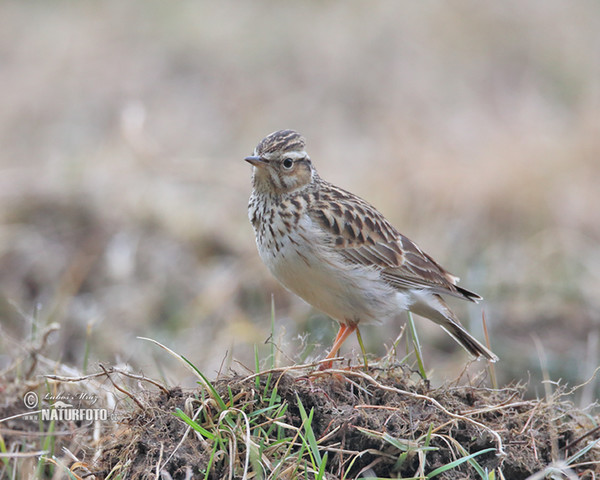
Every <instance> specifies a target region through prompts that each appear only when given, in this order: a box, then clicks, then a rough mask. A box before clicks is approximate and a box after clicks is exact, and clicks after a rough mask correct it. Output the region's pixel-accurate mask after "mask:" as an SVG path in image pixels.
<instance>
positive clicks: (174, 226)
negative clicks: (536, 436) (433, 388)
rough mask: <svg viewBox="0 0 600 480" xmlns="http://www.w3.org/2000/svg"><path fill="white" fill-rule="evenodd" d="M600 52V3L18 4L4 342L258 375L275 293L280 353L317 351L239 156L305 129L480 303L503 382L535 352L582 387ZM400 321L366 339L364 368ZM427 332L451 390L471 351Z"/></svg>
mask: <svg viewBox="0 0 600 480" xmlns="http://www.w3.org/2000/svg"><path fill="white" fill-rule="evenodd" d="M599 49H600V5H599V4H598V3H596V2H576V3H574V2H568V1H566V0H563V1H558V0H551V1H548V2H537V3H535V2H518V1H516V0H513V1H508V2H502V3H493V2H486V3H480V2H475V1H460V2H452V3H440V2H418V3H406V2H396V1H393V0H383V1H379V2H358V1H354V0H353V1H347V2H317V1H309V2H298V3H289V2H274V1H266V0H264V1H256V2H247V3H240V2H233V1H222V2H206V1H200V2H198V1H191V0H188V1H181V2H177V3H175V4H171V3H165V2H158V1H154V0H151V1H149V0H145V1H143V2H142V1H131V2H120V1H117V0H107V1H103V2H92V1H80V2H76V3H73V2H67V1H64V0H61V1H54V2H44V1H29V2H2V3H1V4H0V59H1V62H0V63H1V74H0V91H1V92H2V96H1V98H0V144H1V145H2V148H1V150H0V319H1V322H2V334H3V336H4V338H5V339H19V338H24V337H26V336H28V333H29V332H30V330H31V329H32V324H33V319H36V321H37V322H39V323H41V324H47V323H50V322H53V321H56V322H58V323H59V324H60V325H61V329H60V330H59V331H58V332H56V333H55V334H53V336H52V339H51V340H52V342H53V348H54V352H55V354H56V356H57V357H58V358H60V359H61V360H62V361H65V362H68V363H73V364H74V365H77V366H79V367H81V366H82V364H83V358H84V351H85V349H86V345H89V346H90V360H89V361H90V362H91V363H90V364H94V363H95V362H98V361H102V362H114V363H116V364H119V363H133V364H135V365H137V366H139V367H141V368H145V369H152V370H154V369H155V365H154V362H155V361H156V360H155V359H154V358H153V357H152V355H154V354H155V353H156V352H155V351H153V350H152V349H149V348H148V346H147V345H146V344H144V343H143V342H140V341H137V340H136V339H135V337H136V336H139V335H143V336H146V337H152V338H156V339H157V340H160V341H162V342H163V343H165V344H167V345H169V346H170V347H172V348H173V349H174V350H176V351H177V352H180V353H181V354H182V355H185V356H186V357H188V358H190V359H191V360H192V361H193V362H194V363H195V364H196V365H198V366H200V367H201V368H202V369H203V371H205V372H207V373H209V372H216V371H217V370H219V369H220V368H222V367H221V366H222V364H224V365H225V366H227V365H228V364H229V363H230V362H231V361H232V359H233V360H239V361H240V362H242V363H244V364H246V365H251V364H252V358H253V348H254V347H253V345H254V344H262V343H263V342H264V341H265V340H266V339H267V338H268V337H269V332H270V320H269V319H270V301H271V295H273V296H274V300H275V305H276V317H277V325H276V331H277V334H278V335H280V336H281V337H282V342H283V345H284V351H283V352H282V358H281V361H282V362H283V363H286V362H287V363H291V362H294V361H296V360H299V359H303V360H304V359H305V358H304V357H305V354H304V353H303V348H304V347H305V346H306V345H308V346H309V349H310V351H311V353H310V355H311V356H312V357H318V356H321V355H323V354H324V352H325V351H326V348H327V347H328V346H329V344H330V342H331V341H332V339H333V336H334V333H335V325H334V323H333V322H332V321H331V320H329V319H327V318H326V317H324V316H323V315H321V314H320V313H318V312H316V311H314V310H312V309H311V308H309V307H308V306H307V305H305V304H304V303H303V302H302V301H300V300H299V299H297V298H295V297H293V296H291V295H290V294H288V293H287V292H286V291H285V290H284V289H282V288H281V287H280V286H279V285H278V284H277V282H276V281H275V280H274V279H273V278H272V277H271V276H270V275H269V274H268V272H267V271H266V268H265V267H264V266H263V265H262V264H261V263H260V259H259V258H258V255H257V254H256V251H255V246H254V237H253V233H252V229H251V227H250V225H249V223H248V221H247V218H246V202H247V197H248V195H249V192H250V183H249V176H250V172H249V167H248V165H247V164H245V163H244V162H243V161H242V159H243V157H244V156H245V155H248V154H249V153H251V151H252V150H253V148H254V146H255V145H256V143H257V142H258V141H259V140H260V139H261V138H262V137H263V136H265V135H266V134H268V133H269V132H271V131H274V130H277V129H280V128H294V129H297V130H299V131H300V132H302V133H303V134H304V135H305V136H306V137H307V139H308V149H309V153H310V154H311V157H312V159H313V161H314V162H315V164H316V166H317V167H318V169H319V172H320V173H321V175H322V176H323V177H324V178H326V179H328V180H330V181H332V182H334V183H336V184H338V185H340V186H343V187H345V188H347V189H349V190H351V191H353V192H355V193H357V194H359V195H361V196H362V197H364V198H366V199H368V200H369V201H370V202H371V203H373V204H374V205H376V206H377V207H378V208H379V209H380V210H381V211H382V212H383V213H384V214H385V215H386V216H387V217H388V218H389V219H390V220H391V221H392V222H393V223H394V224H395V225H396V226H397V227H398V228H399V230H400V231H402V232H403V233H405V234H406V235H408V236H409V237H410V238H412V239H413V240H415V241H416V242H417V243H418V244H419V245H420V246H421V247H422V248H424V249H425V250H426V251H427V252H428V253H430V254H431V255H433V256H434V257H435V258H436V259H438V260H439V261H440V262H441V263H442V265H444V266H445V267H447V268H448V269H449V270H450V271H452V272H453V273H455V274H457V275H459V276H461V277H462V282H463V284H464V285H465V286H466V287H467V288H469V289H472V290H474V291H477V292H478V293H480V294H482V295H483V296H484V297H485V302H484V303H483V307H481V306H475V307H472V308H471V307H469V309H468V308H467V307H468V306H466V305H456V308H457V311H458V312H460V314H461V318H463V319H464V322H465V323H467V324H469V326H470V329H471V331H473V332H474V333H475V334H476V335H477V336H478V337H479V338H482V337H483V334H482V329H481V314H482V308H483V310H484V311H485V316H486V320H487V322H488V325H489V329H490V333H491V342H492V348H493V350H494V351H495V352H496V353H498V355H499V356H500V357H501V362H500V363H499V364H498V366H497V368H498V376H499V381H500V382H501V383H504V382H507V381H510V380H512V379H520V380H525V381H526V380H527V379H528V378H529V377H530V376H531V377H534V378H537V377H539V376H540V373H539V372H540V371H541V367H540V358H545V359H546V364H547V369H548V374H549V376H550V378H551V379H553V380H558V379H562V380H564V381H569V382H571V383H581V382H582V381H584V380H585V379H587V378H588V377H589V376H590V375H591V374H592V372H593V370H594V368H595V367H596V366H597V365H598V364H599V363H600V359H599V353H598V352H599V351H600V348H599V346H598V345H599V340H598V339H599V332H600V296H599V295H598V293H599V292H600V247H599V245H600V221H599V216H598V211H597V210H598V205H600V188H598V180H599V176H600V168H599V161H598V160H599V158H600V141H599V140H598V139H599V138H600V62H599V61H598V51H599ZM403 321H404V318H402V319H401V320H399V321H398V322H396V323H394V324H388V325H386V326H385V327H384V328H368V327H367V328H365V329H364V331H363V336H364V337H365V340H366V341H367V343H368V345H367V348H368V350H369V351H370V352H373V353H374V354H376V355H381V354H383V353H384V352H385V342H387V346H388V347H389V343H390V338H395V336H396V335H397V333H398V332H399V331H400V328H401V325H402V323H403ZM418 328H419V330H420V335H421V337H422V341H423V344H424V348H425V358H426V359H427V367H428V368H431V369H433V374H432V378H433V379H437V380H438V381H439V380H443V379H445V378H454V376H455V375H456V374H457V372H460V371H461V370H462V368H463V364H464V362H465V361H466V358H467V357H466V354H465V353H464V352H463V351H462V350H461V349H460V348H459V347H458V346H456V345H455V344H454V343H453V341H452V340H451V339H449V338H448V337H447V336H446V335H445V334H444V333H443V332H441V331H440V330H439V329H438V328H437V327H436V326H435V325H430V324H429V322H418ZM536 339H537V340H539V345H540V347H539V348H536V345H535V340H536ZM315 343H317V344H319V345H318V346H317V347H312V344H315ZM351 348H356V346H355V345H354V346H353V344H352V343H351V342H349V344H348V346H347V347H345V350H344V351H345V352H346V353H348V352H349V351H350V349H351ZM0 349H1V350H0V368H2V365H6V364H8V363H10V359H11V357H13V356H14V354H15V353H14V351H12V350H11V347H10V346H8V345H7V344H5V343H3V344H2V345H1V346H0ZM160 362H161V363H164V362H167V360H166V359H163V358H162V357H161V359H160ZM176 372H179V375H183V372H182V371H179V370H174V371H171V372H170V373H169V374H168V375H170V376H172V377H173V378H174V379H177V382H176V383H179V382H181V381H183V380H182V377H181V376H178V374H177V373H176ZM594 388H595V393H594ZM585 392H587V393H585V395H584V398H582V400H581V401H582V402H584V401H588V402H589V401H591V400H592V399H593V398H595V397H597V395H598V386H597V383H595V384H594V383H592V384H591V386H590V387H589V388H588V389H587V390H585ZM532 393H534V394H541V393H542V392H537V391H535V392H532Z"/></svg>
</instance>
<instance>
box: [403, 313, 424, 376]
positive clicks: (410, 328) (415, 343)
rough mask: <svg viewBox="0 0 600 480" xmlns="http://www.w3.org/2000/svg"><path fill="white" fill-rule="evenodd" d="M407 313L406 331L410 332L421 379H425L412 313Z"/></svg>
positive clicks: (419, 344)
mask: <svg viewBox="0 0 600 480" xmlns="http://www.w3.org/2000/svg"><path fill="white" fill-rule="evenodd" d="M407 314H408V331H409V334H410V339H411V341H412V345H413V349H414V352H415V356H416V358H417V365H418V368H419V373H420V374H421V377H423V380H427V372H426V371H425V364H424V363H423V354H422V351H421V343H420V342H419V336H418V335H417V329H416V327H415V322H414V320H413V317H412V314H411V313H410V312H407Z"/></svg>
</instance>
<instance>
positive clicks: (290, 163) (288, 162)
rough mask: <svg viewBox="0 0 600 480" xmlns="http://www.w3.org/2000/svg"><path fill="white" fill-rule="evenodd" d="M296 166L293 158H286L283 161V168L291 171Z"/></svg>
mask: <svg viewBox="0 0 600 480" xmlns="http://www.w3.org/2000/svg"><path fill="white" fill-rule="evenodd" d="M293 166H294V161H293V160H292V159H291V158H286V159H284V160H283V168H285V169H287V170H289V169H290V168H292V167H293Z"/></svg>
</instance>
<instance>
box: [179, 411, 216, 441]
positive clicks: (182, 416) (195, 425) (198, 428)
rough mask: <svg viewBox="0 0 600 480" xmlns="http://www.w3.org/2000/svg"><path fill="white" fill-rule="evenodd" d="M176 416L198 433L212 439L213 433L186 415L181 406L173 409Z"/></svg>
mask: <svg viewBox="0 0 600 480" xmlns="http://www.w3.org/2000/svg"><path fill="white" fill-rule="evenodd" d="M173 415H175V416H176V417H177V418H180V419H181V420H183V421H184V422H185V423H187V424H188V425H189V426H190V427H192V428H193V429H194V430H196V431H197V432H198V433H199V434H200V435H202V436H203V437H204V438H206V439H208V440H214V439H215V434H214V433H212V432H209V431H208V430H206V428H204V427H202V426H201V425H199V424H198V423H197V422H195V421H194V420H192V419H191V418H190V417H188V416H187V415H186V414H185V413H184V411H183V410H181V408H177V409H175V413H173Z"/></svg>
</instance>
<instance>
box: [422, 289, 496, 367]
mask: <svg viewBox="0 0 600 480" xmlns="http://www.w3.org/2000/svg"><path fill="white" fill-rule="evenodd" d="M410 311H411V312H414V313H416V314H417V315H421V316H423V317H426V318H428V319H430V320H432V321H434V322H435V323H437V324H438V325H439V326H440V327H442V328H443V329H444V330H446V332H448V334H449V335H450V336H451V337H452V338H454V340H456V341H457V342H458V343H459V344H460V345H461V346H462V347H463V348H464V349H465V350H466V351H467V352H469V353H470V354H471V355H473V356H474V357H485V358H487V359H488V360H489V361H491V362H495V361H497V360H498V357H497V356H496V355H495V354H494V352H492V351H490V350H489V349H488V348H487V347H485V346H484V345H483V344H481V342H479V341H478V340H477V339H476V338H475V337H473V335H471V334H470V333H469V332H467V330H466V329H465V327H463V326H462V325H461V323H460V320H459V319H458V317H457V316H456V315H454V312H452V310H450V308H449V307H448V305H447V304H446V302H444V300H443V299H442V297H440V296H439V295H437V294H433V295H432V294H429V295H427V296H426V298H421V299H419V301H417V302H415V303H413V304H412V305H411V307H410Z"/></svg>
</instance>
